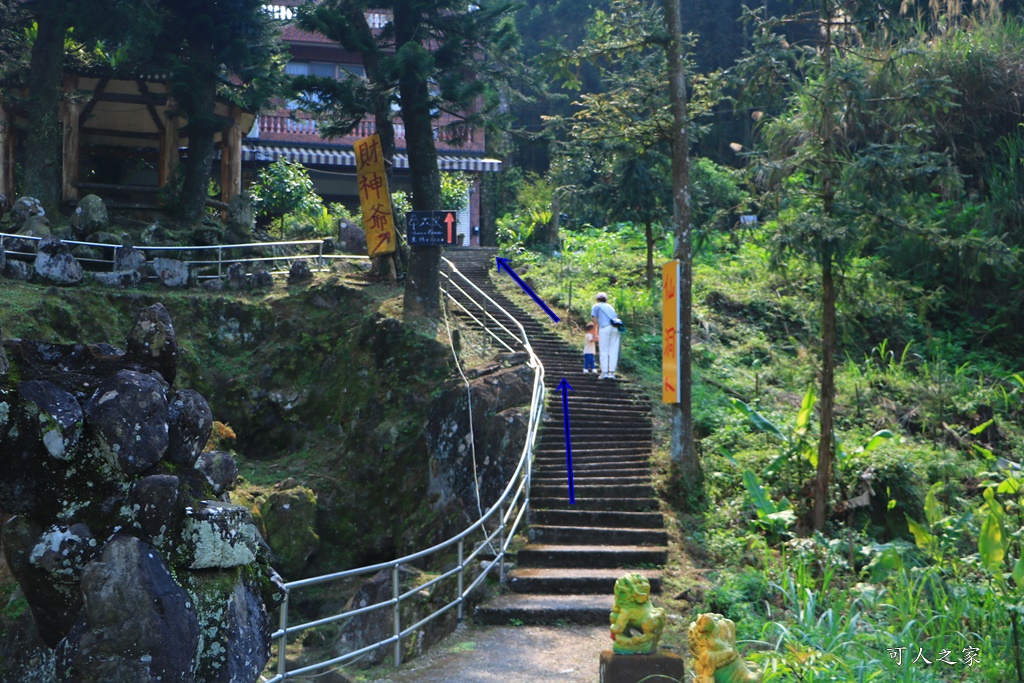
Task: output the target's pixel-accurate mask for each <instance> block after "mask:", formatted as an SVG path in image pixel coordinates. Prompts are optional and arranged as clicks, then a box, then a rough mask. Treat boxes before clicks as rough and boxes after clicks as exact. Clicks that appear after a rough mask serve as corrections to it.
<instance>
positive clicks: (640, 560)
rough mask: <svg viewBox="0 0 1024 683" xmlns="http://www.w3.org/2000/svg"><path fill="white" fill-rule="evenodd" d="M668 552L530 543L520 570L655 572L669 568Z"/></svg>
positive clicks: (642, 547) (646, 547) (521, 557)
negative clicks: (634, 568) (544, 568)
mask: <svg viewBox="0 0 1024 683" xmlns="http://www.w3.org/2000/svg"><path fill="white" fill-rule="evenodd" d="M667 558H668V549H667V548H664V547H658V546H649V545H568V544H554V543H528V544H527V545H525V546H523V547H522V548H520V549H519V552H518V553H517V560H516V562H517V566H519V567H574V568H596V569H611V568H615V567H623V568H628V567H637V568H647V569H651V568H654V567H660V566H661V565H663V564H665V561H666V559H667Z"/></svg>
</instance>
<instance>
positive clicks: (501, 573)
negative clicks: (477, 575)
mask: <svg viewBox="0 0 1024 683" xmlns="http://www.w3.org/2000/svg"><path fill="white" fill-rule="evenodd" d="M498 524H500V525H501V533H500V534H499V535H498V554H499V556H500V557H501V559H500V560H499V562H498V583H500V584H501V585H502V586H504V585H505V505H504V504H502V506H501V507H500V508H499V509H498Z"/></svg>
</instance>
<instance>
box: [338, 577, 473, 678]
mask: <svg viewBox="0 0 1024 683" xmlns="http://www.w3.org/2000/svg"><path fill="white" fill-rule="evenodd" d="M400 574H405V575H412V576H413V577H418V576H419V574H420V572H419V570H417V569H414V568H411V567H405V566H403V567H402V568H401V570H400ZM404 580H405V579H404V577H400V582H403V581H404ZM412 581H419V579H418V578H413V579H412ZM443 583H444V582H442V584H443ZM435 590H439V589H437V588H435ZM432 597H433V596H432V595H431V594H430V593H429V592H428V591H421V592H420V593H419V594H417V595H414V596H411V597H409V598H407V599H406V600H403V601H402V606H401V622H402V624H414V623H416V622H417V621H419V620H421V619H422V618H423V617H425V616H426V615H427V613H428V612H429V611H431V608H432V607H433V608H436V607H440V606H442V605H443V604H444V602H446V601H447V600H444V601H442V600H437V601H436V602H432ZM438 597H441V596H440V595H438ZM390 599H391V571H390V570H388V569H382V570H381V571H379V572H377V573H376V574H374V575H373V576H372V577H371V578H369V579H367V580H366V582H365V583H363V585H362V586H361V587H360V588H359V590H358V591H357V592H356V594H355V595H354V596H353V597H352V599H351V600H349V601H348V603H347V604H346V605H345V609H346V610H352V609H358V608H360V607H368V606H370V605H375V604H379V603H381V602H387V601H388V600H390ZM454 619H455V615H454V614H453V613H452V612H451V611H450V612H449V614H448V615H447V616H446V617H441V618H439V619H435V620H434V621H432V622H430V623H429V624H427V625H425V626H424V627H423V628H422V629H420V630H419V631H417V632H416V633H415V634H414V636H413V637H411V638H407V639H404V640H403V641H402V645H403V649H404V650H405V656H409V655H412V654H415V653H417V652H422V649H423V648H425V647H429V646H430V645H431V644H432V643H435V642H437V641H438V640H439V639H440V638H442V637H443V636H444V635H445V634H446V633H448V632H450V630H451V627H452V626H453V622H454ZM446 620H447V622H448V623H447V624H446V623H445V622H446ZM394 628H395V624H394V616H393V613H392V611H391V610H390V609H387V608H385V609H376V610H371V611H369V612H365V613H363V614H359V615H357V616H355V617H352V618H351V619H348V620H346V621H344V622H343V623H342V626H341V628H340V632H339V635H338V637H337V639H336V640H335V642H334V644H333V646H332V651H331V654H332V655H334V656H336V657H338V656H341V655H345V654H348V653H350V652H355V651H356V650H360V649H362V648H364V647H366V646H368V645H371V644H372V643H375V642H379V641H381V640H383V639H385V638H387V637H389V636H390V635H393V634H394ZM391 651H392V650H391V649H390V648H383V649H382V648H378V649H377V650H374V651H373V652H369V653H367V654H366V655H364V656H362V657H358V658H357V659H356V660H355V661H353V662H352V665H353V666H355V667H357V668H366V667H369V666H375V665H377V664H380V663H382V662H383V661H384V660H385V658H386V657H387V656H388V655H389V654H390V652H391Z"/></svg>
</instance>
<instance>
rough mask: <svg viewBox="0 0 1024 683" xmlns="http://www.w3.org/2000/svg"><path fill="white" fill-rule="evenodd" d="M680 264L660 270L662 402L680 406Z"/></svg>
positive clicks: (672, 262)
mask: <svg viewBox="0 0 1024 683" xmlns="http://www.w3.org/2000/svg"><path fill="white" fill-rule="evenodd" d="M679 317H680V310H679V261H669V262H668V263H666V264H665V265H663V266H662V267H661V402H662V403H679V384H680V381H681V379H682V378H681V377H680V373H679V371H680V364H679Z"/></svg>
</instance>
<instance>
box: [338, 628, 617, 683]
mask: <svg viewBox="0 0 1024 683" xmlns="http://www.w3.org/2000/svg"><path fill="white" fill-rule="evenodd" d="M610 647H611V639H610V638H609V635H608V629H607V627H603V626H601V627H599V626H561V627H559V626H465V627H461V628H459V629H457V630H456V631H455V632H454V633H452V634H451V635H450V636H448V637H447V638H446V639H445V640H444V642H442V643H439V644H438V645H437V646H435V647H434V648H433V649H432V650H431V652H429V653H427V655H426V656H424V657H422V658H418V659H415V660H413V661H411V662H409V663H408V664H407V665H405V666H403V667H402V669H401V670H399V671H397V672H392V673H388V674H387V675H383V676H382V675H376V677H374V675H372V674H371V676H369V677H365V678H364V677H362V676H360V677H359V678H358V680H361V681H366V683H535V682H537V681H551V682H552V683H554V682H556V681H557V683H596V681H597V680H598V657H599V655H600V653H601V650H606V649H609V648H610Z"/></svg>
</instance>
